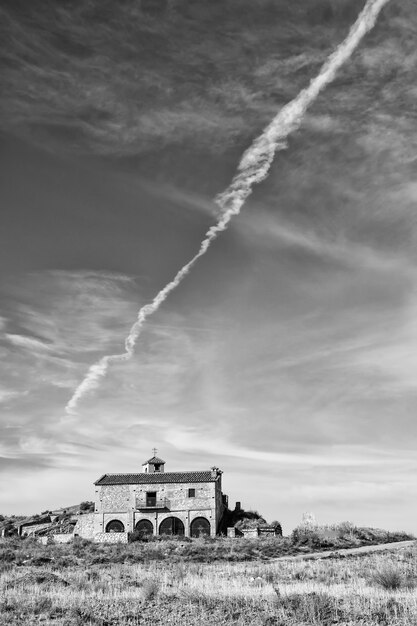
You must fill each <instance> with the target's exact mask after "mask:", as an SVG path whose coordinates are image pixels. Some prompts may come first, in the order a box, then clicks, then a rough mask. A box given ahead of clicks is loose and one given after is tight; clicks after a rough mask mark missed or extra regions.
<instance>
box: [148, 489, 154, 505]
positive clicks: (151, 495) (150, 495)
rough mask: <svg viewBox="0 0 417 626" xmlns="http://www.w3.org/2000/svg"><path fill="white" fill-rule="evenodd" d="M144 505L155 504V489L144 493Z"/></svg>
mask: <svg viewBox="0 0 417 626" xmlns="http://www.w3.org/2000/svg"><path fill="white" fill-rule="evenodd" d="M146 506H156V491H148V492H147V494H146Z"/></svg>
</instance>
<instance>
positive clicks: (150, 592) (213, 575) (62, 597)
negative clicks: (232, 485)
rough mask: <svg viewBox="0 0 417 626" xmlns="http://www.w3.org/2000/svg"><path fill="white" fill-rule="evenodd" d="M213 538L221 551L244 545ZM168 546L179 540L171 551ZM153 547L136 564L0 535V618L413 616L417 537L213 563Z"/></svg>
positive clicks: (90, 548)
mask: <svg viewBox="0 0 417 626" xmlns="http://www.w3.org/2000/svg"><path fill="white" fill-rule="evenodd" d="M218 541H219V542H220V544H221V545H222V547H223V551H224V554H225V556H227V555H228V554H230V553H232V552H233V550H236V551H239V549H240V546H241V547H243V545H244V544H243V543H241V542H240V541H236V540H235V541H234V542H233V540H230V541H228V540H221V539H220V540H218ZM243 541H244V542H245V541H246V540H243ZM196 542H197V543H196V545H197V547H198V545H200V547H201V546H202V545H203V541H202V540H196ZM198 542H200V544H198ZM169 545H170V547H171V548H172V546H175V545H176V548H175V547H174V548H173V550H168V546H169ZM211 545H212V546H213V545H214V544H213V543H212V544H211ZM16 546H17V548H16ZM134 547H135V546H134ZM156 547H159V549H161V550H162V551H163V550H165V551H166V553H168V552H167V550H168V551H169V558H153V559H152V558H146V559H143V560H142V562H132V561H133V559H132V558H131V557H129V556H128V555H129V554H133V552H132V551H131V550H130V551H129V550H128V548H129V546H128V547H127V546H122V545H119V546H109V545H107V546H94V545H91V544H88V542H85V541H80V542H76V544H75V545H72V546H71V545H65V546H46V547H44V546H39V547H38V546H37V545H35V544H34V542H32V541H30V540H29V541H27V540H26V541H20V542H19V541H17V540H14V541H13V542H11V541H9V542H7V541H5V542H3V543H2V544H1V545H0V548H1V550H2V560H1V570H2V571H1V574H0V594H1V595H0V623H1V624H2V625H3V624H7V625H8V626H9V625H10V626H12V625H15V624H16V625H17V624H19V625H21V624H45V625H46V624H53V625H54V626H64V625H65V626H81V625H84V624H87V625H89V624H90V625H95V626H111V625H124V624H126V625H127V624H131V625H136V624H141V625H142V624H143V625H146V624H149V625H151V624H152V625H158V624H161V625H162V624H181V625H182V624H184V625H190V626H191V625H197V624H198V625H200V624H201V625H203V624H216V625H217V624H218V625H223V624H224V625H226V624H227V625H229V624H230V625H232V624H235V625H240V624H253V625H255V626H256V625H259V626H260V625H262V626H273V625H275V626H284V625H289V626H295V625H297V626H302V625H307V624H308V625H310V624H329V625H330V624H344V625H351V626H353V625H355V626H356V625H363V626H368V625H369V626H370V625H376V624H378V625H381V624H382V625H383V624H386V625H387V626H388V625H389V626H396V625H398V626H399V625H400V624H401V625H404V626H406V625H410V626H411V625H413V626H415V624H417V589H416V584H417V558H416V557H417V546H416V545H413V546H411V547H410V546H407V547H400V546H399V547H398V549H396V550H394V551H391V552H379V553H373V554H368V555H366V554H365V555H354V556H353V555H350V556H349V557H344V558H343V557H341V556H337V555H335V558H327V559H323V560H321V559H318V560H290V559H287V560H277V559H271V558H265V557H263V558H258V559H254V560H252V561H239V560H236V561H234V560H230V559H227V560H226V559H224V560H217V561H215V562H211V563H207V562H195V561H190V560H188V561H187V560H184V558H182V557H181V556H178V557H177V558H176V557H175V550H177V554H178V555H179V553H180V550H181V549H183V544H181V543H180V542H166V544H164V543H163V542H159V543H156V544H155V545H154V546H153V548H152V549H154V550H156ZM105 552H108V553H109V554H110V555H111V557H112V559H111V561H110V560H107V561H106V562H100V561H104V559H103V558H99V559H97V558H96V562H93V561H94V559H93V558H91V554H92V553H96V554H104V553H105ZM16 553H18V555H19V556H18V559H16ZM162 554H163V553H162ZM13 557H14V558H13ZM24 557H27V558H24ZM117 557H119V558H117ZM137 560H139V559H137Z"/></svg>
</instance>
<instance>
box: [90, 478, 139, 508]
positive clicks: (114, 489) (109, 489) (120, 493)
mask: <svg viewBox="0 0 417 626" xmlns="http://www.w3.org/2000/svg"><path fill="white" fill-rule="evenodd" d="M131 487H132V485H103V486H102V487H101V489H100V492H99V499H98V502H96V510H98V511H100V512H103V513H105V512H116V511H126V510H128V509H129V508H131V506H132V497H131Z"/></svg>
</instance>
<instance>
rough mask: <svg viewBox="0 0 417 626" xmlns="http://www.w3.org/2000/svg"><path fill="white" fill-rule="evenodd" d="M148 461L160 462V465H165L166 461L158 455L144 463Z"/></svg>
mask: <svg viewBox="0 0 417 626" xmlns="http://www.w3.org/2000/svg"><path fill="white" fill-rule="evenodd" d="M146 463H159V464H160V465H164V464H165V461H163V460H162V459H160V458H159V457H157V456H153V457H152V458H151V459H149V461H145V463H144V465H146Z"/></svg>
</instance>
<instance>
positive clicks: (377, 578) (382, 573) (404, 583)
mask: <svg viewBox="0 0 417 626" xmlns="http://www.w3.org/2000/svg"><path fill="white" fill-rule="evenodd" d="M371 582H372V583H374V584H376V585H378V586H379V587H382V588H383V589H386V590H387V591H396V590H397V589H404V588H405V589H412V588H414V587H415V586H416V580H415V578H414V577H413V576H412V575H411V574H410V573H407V572H404V570H402V569H401V568H399V567H398V565H396V564H395V563H386V564H385V565H384V566H383V567H381V568H379V569H378V570H376V572H374V574H373V575H372V577H371Z"/></svg>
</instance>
